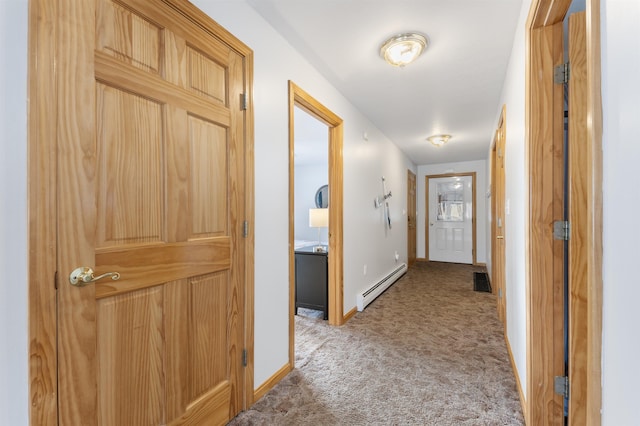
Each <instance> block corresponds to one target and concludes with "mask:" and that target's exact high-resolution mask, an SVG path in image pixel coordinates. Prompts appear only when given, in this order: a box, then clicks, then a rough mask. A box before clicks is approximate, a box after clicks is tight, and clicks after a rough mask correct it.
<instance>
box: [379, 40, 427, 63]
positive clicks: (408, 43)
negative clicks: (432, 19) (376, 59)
mask: <svg viewBox="0 0 640 426" xmlns="http://www.w3.org/2000/svg"><path fill="white" fill-rule="evenodd" d="M426 48H427V39H426V37H425V36H423V35H422V34H418V33H405V34H398V35H395V36H393V37H391V38H390V39H389V40H387V41H385V42H384V43H383V44H382V46H381V47H380V56H382V58H383V59H384V60H385V61H387V62H388V63H390V64H391V65H394V66H396V67H404V66H405V65H407V64H409V63H411V62H413V61H415V60H416V59H418V56H420V54H421V53H422V52H423V51H424V49H426Z"/></svg>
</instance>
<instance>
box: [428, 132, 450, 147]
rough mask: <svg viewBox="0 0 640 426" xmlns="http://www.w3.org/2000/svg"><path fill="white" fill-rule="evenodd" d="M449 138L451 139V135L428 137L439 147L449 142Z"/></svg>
mask: <svg viewBox="0 0 640 426" xmlns="http://www.w3.org/2000/svg"><path fill="white" fill-rule="evenodd" d="M449 139H451V135H433V136H429V137H428V138H427V140H428V141H429V142H431V143H432V144H434V145H435V146H438V147H439V146H442V145H444V144H446V143H447V142H449Z"/></svg>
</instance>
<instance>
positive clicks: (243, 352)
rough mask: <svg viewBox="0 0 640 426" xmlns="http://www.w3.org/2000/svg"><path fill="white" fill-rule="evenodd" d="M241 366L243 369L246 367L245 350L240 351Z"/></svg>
mask: <svg viewBox="0 0 640 426" xmlns="http://www.w3.org/2000/svg"><path fill="white" fill-rule="evenodd" d="M242 366H243V367H246V366H247V350H246V349H243V350H242Z"/></svg>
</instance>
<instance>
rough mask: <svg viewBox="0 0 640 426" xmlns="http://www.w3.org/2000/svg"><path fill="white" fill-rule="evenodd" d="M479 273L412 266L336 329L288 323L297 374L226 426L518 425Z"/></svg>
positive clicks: (514, 395)
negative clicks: (476, 284)
mask: <svg viewBox="0 0 640 426" xmlns="http://www.w3.org/2000/svg"><path fill="white" fill-rule="evenodd" d="M481 270H482V268H479V267H474V266H470V265H457V264H446V263H417V264H416V265H415V266H413V267H412V268H411V269H410V270H409V272H407V274H406V275H405V276H404V277H403V278H401V279H400V280H399V281H397V282H396V283H395V284H394V285H393V286H392V287H391V288H389V289H388V290H387V291H386V292H385V293H384V294H383V295H381V296H380V297H379V298H378V299H377V300H376V301H374V302H373V303H372V304H371V305H369V306H368V307H367V308H366V309H365V311H364V312H361V313H358V314H357V315H356V316H355V317H353V318H352V319H351V320H350V321H349V322H348V323H347V324H345V325H344V326H342V327H330V326H328V325H327V322H326V321H322V320H321V319H317V318H312V317H304V316H302V315H298V316H297V317H296V324H295V326H296V368H295V370H294V371H292V372H291V373H290V374H289V375H287V377H285V378H284V379H283V380H282V381H281V382H280V383H278V384H277V385H276V386H275V387H274V388H273V389H271V390H270V391H269V392H268V393H267V394H266V395H265V396H264V397H263V398H262V399H261V400H260V401H258V402H256V403H255V404H254V405H253V407H252V408H251V409H250V410H248V411H246V412H243V413H240V415H238V417H236V418H235V419H233V420H232V421H231V423H230V425H323V426H324V425H354V426H355V425H438V426H445V425H523V424H524V419H523V416H522V411H521V407H520V401H519V398H518V392H517V389H516V382H515V379H514V376H513V370H512V368H511V365H510V363H509V358H508V354H507V349H506V346H505V341H504V335H503V331H502V324H501V323H500V321H499V320H498V318H497V314H496V300H495V297H494V296H493V295H492V294H489V293H479V292H475V291H473V272H476V271H481Z"/></svg>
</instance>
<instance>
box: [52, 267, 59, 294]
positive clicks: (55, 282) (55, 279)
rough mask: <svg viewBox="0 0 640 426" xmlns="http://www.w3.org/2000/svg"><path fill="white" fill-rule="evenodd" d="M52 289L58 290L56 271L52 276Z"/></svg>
mask: <svg viewBox="0 0 640 426" xmlns="http://www.w3.org/2000/svg"><path fill="white" fill-rule="evenodd" d="M53 288H54V289H56V290H57V289H58V271H56V272H55V273H54V274H53Z"/></svg>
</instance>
